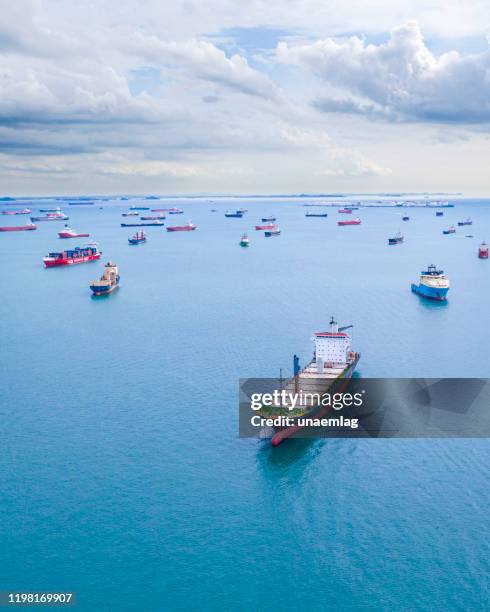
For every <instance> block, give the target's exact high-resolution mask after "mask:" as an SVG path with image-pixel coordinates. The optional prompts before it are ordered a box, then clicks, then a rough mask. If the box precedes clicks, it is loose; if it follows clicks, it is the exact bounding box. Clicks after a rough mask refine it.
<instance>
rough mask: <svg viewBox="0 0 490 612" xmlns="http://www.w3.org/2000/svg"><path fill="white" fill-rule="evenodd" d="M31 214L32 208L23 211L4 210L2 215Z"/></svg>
mask: <svg viewBox="0 0 490 612" xmlns="http://www.w3.org/2000/svg"><path fill="white" fill-rule="evenodd" d="M30 212H31V210H30V208H23V209H22V210H3V211H2V215H28V214H29V213H30Z"/></svg>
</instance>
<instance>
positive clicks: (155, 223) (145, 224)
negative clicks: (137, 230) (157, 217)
mask: <svg viewBox="0 0 490 612" xmlns="http://www.w3.org/2000/svg"><path fill="white" fill-rule="evenodd" d="M161 225H165V223H164V222H163V221H144V222H142V223H140V222H137V223H121V227H154V226H161Z"/></svg>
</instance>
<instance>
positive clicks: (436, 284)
mask: <svg viewBox="0 0 490 612" xmlns="http://www.w3.org/2000/svg"><path fill="white" fill-rule="evenodd" d="M412 291H413V292H414V293H417V294H418V295H421V296H422V297H424V298H428V299H430V300H437V301H439V302H443V301H444V300H446V298H447V292H448V291H449V279H448V277H447V276H446V275H445V274H444V271H443V270H438V269H437V268H436V266H435V265H434V264H431V265H430V266H429V267H428V268H427V270H425V271H422V272H421V273H420V282H419V284H418V285H415V284H414V283H412Z"/></svg>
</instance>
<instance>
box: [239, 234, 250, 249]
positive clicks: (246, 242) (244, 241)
mask: <svg viewBox="0 0 490 612" xmlns="http://www.w3.org/2000/svg"><path fill="white" fill-rule="evenodd" d="M240 246H242V247H248V246H250V240H249V239H248V236H247V234H243V236H242V237H241V238H240Z"/></svg>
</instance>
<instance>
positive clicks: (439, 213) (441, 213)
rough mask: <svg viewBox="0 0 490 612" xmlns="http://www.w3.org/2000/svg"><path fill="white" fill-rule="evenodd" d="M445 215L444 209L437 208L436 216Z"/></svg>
mask: <svg viewBox="0 0 490 612" xmlns="http://www.w3.org/2000/svg"><path fill="white" fill-rule="evenodd" d="M443 215H444V213H443V212H442V210H437V211H436V217H442V216H443Z"/></svg>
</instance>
